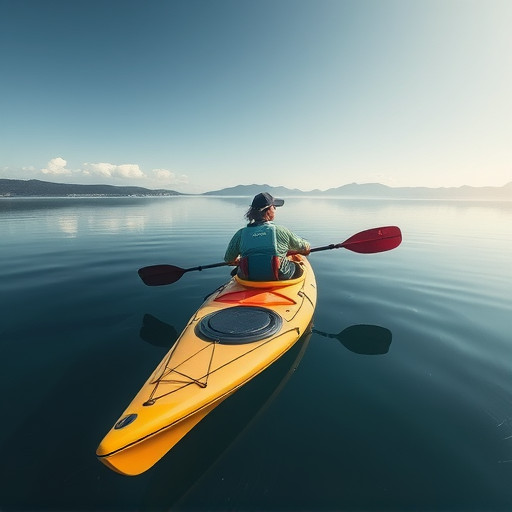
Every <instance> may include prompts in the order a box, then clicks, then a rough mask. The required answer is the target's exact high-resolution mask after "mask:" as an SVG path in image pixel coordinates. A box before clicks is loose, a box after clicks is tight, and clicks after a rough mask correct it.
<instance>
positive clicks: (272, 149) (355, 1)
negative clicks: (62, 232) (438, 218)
mask: <svg viewBox="0 0 512 512" xmlns="http://www.w3.org/2000/svg"><path fill="white" fill-rule="evenodd" d="M510 27H512V1H510V0H481V1H479V0H414V1H409V0H166V1H164V0H139V1H134V0H123V1H120V0H73V1H69V0H44V1H43V0H0V70H1V73H0V178H11V179H33V178H36V179H42V180H46V181H53V182H60V183H107V184H112V185H137V186H143V187H148V188H167V189H173V190H177V191H179V192H184V193H201V192H206V191H211V190H217V189H221V188H226V187H231V186H235V185H238V184H252V183H257V184H264V183H265V184H269V185H272V186H286V187H289V188H299V189H301V190H304V191H309V190H313V189H321V190H325V189H328V188H333V187H338V186H341V185H344V184H347V183H353V182H355V183H374V182H379V183H383V184H385V185H388V186H392V187H401V186H426V187H454V186H455V187H457V186H462V185H470V186H502V185H505V184H506V183H508V182H510V181H512V30H511V29H510Z"/></svg>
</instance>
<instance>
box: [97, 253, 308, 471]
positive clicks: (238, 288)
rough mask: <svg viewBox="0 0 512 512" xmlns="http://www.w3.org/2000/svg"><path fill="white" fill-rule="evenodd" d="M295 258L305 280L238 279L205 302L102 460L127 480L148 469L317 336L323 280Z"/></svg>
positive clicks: (111, 436)
mask: <svg viewBox="0 0 512 512" xmlns="http://www.w3.org/2000/svg"><path fill="white" fill-rule="evenodd" d="M290 259H292V261H294V262H295V263H296V265H297V266H298V267H299V268H300V276H299V277H297V278H294V279H290V280H287V281H265V282H255V281H246V280H243V279H241V278H239V277H238V276H234V277H233V278H232V279H231V280H230V281H229V282H228V283H226V284H224V285H223V286H221V287H220V288H219V289H217V290H216V291H215V292H213V293H212V294H211V295H210V296H209V297H207V298H206V299H205V301H204V303H203V304H202V305H201V306H200V308H199V309H198V310H197V311H196V313H195V314H194V315H193V316H192V318H191V319H190V320H189V322H188V324H187V326H186V327H185V329H184V330H183V332H182V333H181V335H180V336H179V338H178V340H177V342H176V343H175V344H174V346H173V347H172V348H171V349H170V351H169V352H168V353H167V354H166V356H165V357H164V358H163V360H162V361H161V362H160V364H159V365H158V366H157V367H156V369H155V370H154V372H153V373H152V374H151V375H150V377H149V378H148V380H147V381H146V383H145V384H144V385H143V386H142V388H141V389H140V391H139V393H138V394H137V395H136V396H135V398H134V399H133V400H132V402H131V403H130V404H129V405H128V407H127V408H126V409H125V411H124V412H123V414H122V415H121V416H120V418H119V419H118V421H117V422H116V423H115V424H114V426H113V427H112V429H111V430H110V431H109V432H108V433H107V435H106V436H105V437H104V439H103V440H102V441H101V443H100V445H99V446H98V449H97V451H96V455H97V456H98V458H99V460H100V461H101V462H103V463H104V464H105V465H106V466H108V467H109V468H110V469H112V470H114V471H116V472H118V473H121V474H124V475H138V474H140V473H143V472H144V471H146V470H148V469H149V468H151V467H152V466H153V465H154V464H156V463H157V462H158V461H159V460H160V459H161V458H162V457H163V456H164V455H165V454H166V453H167V452H168V451H169V450H170V449H171V448H172V447H173V446H174V445H176V443H178V442H179V441H180V440H181V439H182V438H183V437H184V436H185V435H186V434H187V433H188V432H189V431H190V430H191V429H192V428H193V427H194V426H195V425H197V423H199V422H200V421H201V420H202V419H203V418H204V417H205V416H206V415H207V414H208V413H209V412H211V411H212V410H213V409H215V407H217V406H218V405H219V404H220V403H221V402H222V401H223V400H225V399H226V398H228V397H229V396H230V395H231V394H233V393H234V392H235V391H237V390H238V389H240V387H242V386H243V385H244V384H246V383H247V382H249V381H250V380H251V379H253V378H254V377H255V376H256V375H258V374H259V373H261V372H262V371H263V370H265V369H266V368H268V367H269V366H270V365H271V364H272V363H274V362H275V361H277V360H278V359H279V358H280V357H281V356H282V355H283V354H285V353H286V352H287V351H288V350H289V349H290V348H292V347H293V346H294V345H295V343H296V342H297V341H298V340H299V339H300V338H301V336H303V335H304V334H306V333H308V332H309V331H310V330H311V323H312V318H313V313H314V311H315V306H316V300H317V290H316V281H315V276H314V273H313V270H312V268H311V265H310V263H309V261H308V260H307V258H306V257H304V256H302V255H299V254H295V255H292V256H290Z"/></svg>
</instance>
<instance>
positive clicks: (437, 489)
mask: <svg viewBox="0 0 512 512" xmlns="http://www.w3.org/2000/svg"><path fill="white" fill-rule="evenodd" d="M248 202H249V198H230V199H220V198H195V197H194V198H161V199H142V198H133V199H18V200H12V199H1V200H0V244H1V250H0V290H1V293H0V310H1V311H2V317H1V318H2V321H1V324H0V340H1V343H2V353H3V354H4V358H3V363H4V364H3V369H2V372H1V374H0V375H1V376H0V379H1V384H2V389H3V396H4V400H3V407H2V421H1V424H0V433H1V437H0V442H1V454H2V467H3V471H2V474H3V476H2V477H1V493H0V496H1V498H0V500H1V501H0V509H1V510H84V511H85V510H98V511H109V510H126V511H132V510H133V511H134V510H162V511H163V510H171V509H172V510H194V509H196V510H205V509H208V510H403V511H410V510H478V511H480V510H486V511H493V510H502V511H505V510H506V511H510V510H512V338H511V335H510V332H511V327H512V321H511V317H512V299H511V290H512V269H511V257H510V255H511V254H512V203H457V202H414V201H401V202H392V201H354V200H346V199H304V198H301V199H298V198H296V199H293V198H289V199H288V200H287V204H286V205H285V207H284V208H282V209H279V210H278V216H277V219H276V220H277V221H279V222H280V223H283V224H286V225H288V226H289V227H290V228H292V229H293V230H294V231H296V232H297V233H299V234H301V235H303V236H304V237H307V238H308V239H309V240H310V241H311V243H312V245H313V246H320V245H326V244H329V243H335V242H341V241H343V240H345V239H346V238H348V237H349V236H350V235H352V234H354V233H356V232H358V231H361V230H363V229H367V228H370V227H377V226H381V225H389V224H393V225H398V226H400V227H401V229H402V232H403V235H404V241H403V243H402V245H401V246H400V247H399V248H398V249H395V250H394V251H390V252H388V253H382V254H376V255H361V254H355V253H351V252H349V251H347V250H344V249H340V250H334V251H326V252H321V253H316V254H313V255H311V258H310V259H311V262H312V264H313V267H314V269H315V273H316V275H317V283H318V290H319V299H318V305H317V310H316V314H315V332H314V333H313V334H312V336H311V337H310V339H306V340H303V341H302V342H301V343H300V344H298V345H297V347H296V349H295V350H293V352H290V353H289V354H287V356H286V357H285V358H283V359H282V360H281V361H279V363H278V364H276V365H275V367H272V368H271V369H270V370H269V371H267V372H265V373H264V374H262V375H261V376H259V377H258V379H256V380H254V381H253V382H252V383H251V384H249V385H248V386H247V387H246V388H244V389H242V390H241V391H240V392H238V393H237V394H235V395H234V396H233V397H232V398H231V399H229V400H228V401H226V402H224V404H222V406H220V407H219V408H218V409H217V410H216V411H214V413H212V414H211V415H210V416H209V417H207V418H206V420H204V421H203V422H202V423H201V424H200V425H199V426H198V427H197V428H196V429H195V430H193V431H192V432H191V433H190V435H189V436H188V437H186V438H185V439H184V440H183V441H182V442H181V443H180V444H178V446H176V447H175V449H173V450H172V451H171V452H170V453H169V454H168V455H167V456H166V457H165V458H164V459H163V460H162V461H161V462H160V463H158V464H157V465H156V466H155V467H154V468H153V469H152V470H150V471H148V472H147V473H145V474H143V475H141V476H138V477H124V476H121V475H117V474H115V473H113V472H111V471H110V470H108V469H107V468H106V467H104V466H103V465H102V464H101V463H99V462H98V461H97V460H96V458H95V454H94V453H95V449H96V446H97V444H98V443H99V441H100V440H101V438H102V437H103V435H104V434H105V433H106V432H107V430H108V429H109V428H110V427H111V425H112V424H113V422H114V421H115V420H116V419H117V418H118V416H119V415H120V413H121V412H122V411H123V410H124V408H125V406H126V405H127V404H128V403H129V401H130V400H131V398H132V397H133V395H134V394H135V393H136V392H137V391H138V389H139V387H140V386H141V385H142V384H143V382H144V381H145V380H146V378H147V377H148V376H149V374H150V373H151V372H152V370H153V369H154V367H155V366H156V365H157V363H158V362H159V361H160V359H161V358H162V357H163V355H164V354H165V352H166V351H167V349H168V347H169V346H170V344H171V342H172V341H171V339H172V337H173V336H175V333H176V332H180V331H181V329H182V328H183V327H184V326H185V324H186V322H187V320H188V318H189V317H190V316H191V315H192V313H193V312H194V311H195V309H196V308H197V307H198V306H199V304H200V303H201V301H202V298H203V297H204V296H205V295H207V294H208V293H209V292H210V291H212V290H214V289H215V288H217V287H218V286H219V285H220V284H222V283H223V282H224V281H226V280H227V278H228V274H229V269H227V268H225V267H224V268H219V269H211V270H206V271H203V272H191V273H188V274H185V275H184V276H183V278H182V279H181V280H180V281H178V282H177V283H175V284H173V285H170V286H164V287H158V288H149V287H146V286H144V285H143V284H142V282H141V281H140V280H139V278H138V276H137V273H136V271H137V269H138V268H139V267H142V266H146V265H151V264H157V263H171V264H175V265H178V266H181V267H188V266H196V265H205V264H209V263H216V262H219V261H222V257H223V254H224V248H225V245H226V244H227V242H228V240H229V238H230V236H231V234H232V233H233V232H234V231H235V230H236V229H238V227H240V226H241V225H242V223H243V219H242V216H243V213H244V211H245V209H246V206H247V204H248ZM144 319H145V322H146V323H145V324H144ZM360 325H367V326H373V330H372V329H368V328H366V329H367V330H366V331H365V330H364V329H365V328H363V333H364V334H365V335H364V336H363V337H361V336H359V337H358V336H356V334H355V333H356V332H357V329H358V328H354V327H353V326H360ZM359 329H360V328H359ZM359 332H361V331H359ZM382 332H390V333H391V345H390V347H389V351H388V352H387V353H385V354H382V353H381V354H379V353H377V354H375V353H373V354H372V350H373V349H372V344H373V345H374V346H373V348H375V345H378V343H379V339H378V338H379V333H382ZM358 348H359V350H358ZM357 352H362V353H357ZM373 352H375V350H373ZM376 352H378V350H377V351H376ZM299 363H300V364H299ZM297 364H298V367H297ZM295 367H297V369H296V371H295V372H292V371H290V370H291V369H293V368H295Z"/></svg>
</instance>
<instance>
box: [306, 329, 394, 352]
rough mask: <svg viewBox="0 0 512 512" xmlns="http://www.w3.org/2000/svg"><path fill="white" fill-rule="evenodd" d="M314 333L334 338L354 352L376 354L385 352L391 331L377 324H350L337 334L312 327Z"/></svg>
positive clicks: (388, 344)
mask: <svg viewBox="0 0 512 512" xmlns="http://www.w3.org/2000/svg"><path fill="white" fill-rule="evenodd" d="M313 332H314V333H315V334H320V335H321V336H325V337H326V338H335V339H337V340H338V341H340V342H341V344H342V345H343V346H344V347H345V348H347V349H348V350H350V351H351V352H354V353H355V354H364V355H367V356H376V355H382V354H387V353H388V351H389V346H390V345H391V338H392V335H391V331H390V330H389V329H386V328H385V327H379V326H378V325H351V326H350V327H347V328H346V329H343V331H341V332H339V333H338V334H328V333H326V332H322V331H319V330H317V329H313Z"/></svg>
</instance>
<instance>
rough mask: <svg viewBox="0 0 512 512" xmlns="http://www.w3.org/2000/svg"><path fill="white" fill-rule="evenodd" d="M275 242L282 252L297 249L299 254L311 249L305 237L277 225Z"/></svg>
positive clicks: (306, 252)
mask: <svg viewBox="0 0 512 512" xmlns="http://www.w3.org/2000/svg"><path fill="white" fill-rule="evenodd" d="M277 243H278V245H279V246H280V247H279V249H281V250H282V252H283V253H284V254H286V253H287V252H288V251H297V252H298V253H300V254H306V255H307V254H309V251H310V250H311V246H310V245H309V242H308V241H307V240H306V239H305V238H302V237H300V236H298V235H296V234H295V233H293V232H292V231H290V230H289V229H288V228H285V227H283V226H279V227H278V230H277Z"/></svg>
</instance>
